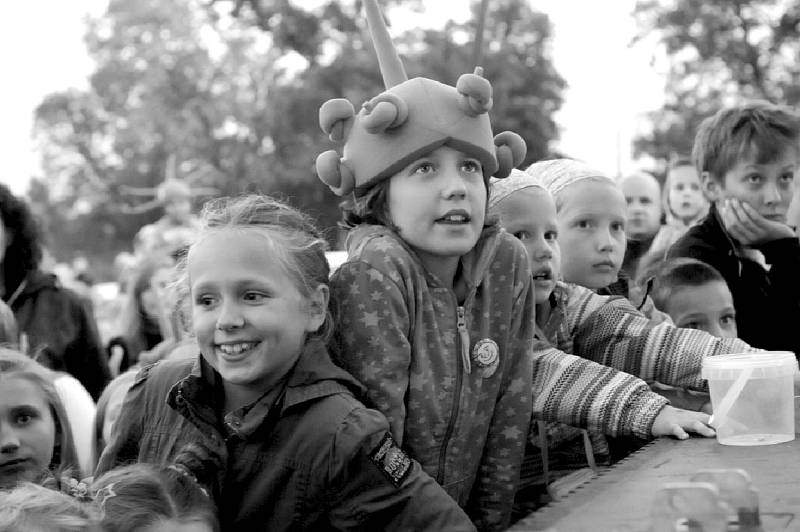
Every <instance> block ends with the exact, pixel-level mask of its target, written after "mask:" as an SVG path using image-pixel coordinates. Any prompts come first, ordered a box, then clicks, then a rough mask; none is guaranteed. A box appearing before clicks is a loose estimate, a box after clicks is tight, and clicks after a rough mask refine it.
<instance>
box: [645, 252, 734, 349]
mask: <svg viewBox="0 0 800 532" xmlns="http://www.w3.org/2000/svg"><path fill="white" fill-rule="evenodd" d="M650 295H651V296H652V298H653V302H654V303H655V304H656V307H658V308H660V309H663V310H664V311H665V312H666V313H667V314H669V315H670V317H671V318H672V321H673V322H674V323H675V326H676V327H685V328H687V329H699V330H701V331H706V332H707V333H708V334H710V335H712V336H716V337H718V338H736V337H737V336H738V334H737V331H736V310H735V309H734V307H733V296H732V295H731V291H730V290H729V289H728V285H727V284H726V283H725V279H724V278H723V277H722V275H720V273H719V272H718V271H717V270H716V269H715V268H714V267H713V266H709V265H708V264H706V263H704V262H700V261H699V260H695V259H671V260H668V261H666V262H664V263H662V264H661V266H660V267H658V268H657V269H656V270H655V272H654V275H653V282H652V288H651V289H650Z"/></svg>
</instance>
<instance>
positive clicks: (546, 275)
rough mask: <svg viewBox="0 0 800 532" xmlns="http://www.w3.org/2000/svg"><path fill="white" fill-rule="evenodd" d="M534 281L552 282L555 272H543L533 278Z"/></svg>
mask: <svg viewBox="0 0 800 532" xmlns="http://www.w3.org/2000/svg"><path fill="white" fill-rule="evenodd" d="M531 277H532V278H533V280H534V281H552V280H553V272H552V271H551V270H542V271H540V272H538V273H536V274H534V275H532V276H531Z"/></svg>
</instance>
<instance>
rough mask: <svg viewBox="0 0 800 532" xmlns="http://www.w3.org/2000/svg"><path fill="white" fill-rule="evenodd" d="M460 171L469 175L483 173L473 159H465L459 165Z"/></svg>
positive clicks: (479, 165)
mask: <svg viewBox="0 0 800 532" xmlns="http://www.w3.org/2000/svg"><path fill="white" fill-rule="evenodd" d="M461 169H462V170H463V171H465V172H469V173H476V174H477V173H480V174H482V173H483V168H482V167H481V163H479V162H478V161H477V160H475V159H467V160H466V161H464V162H463V163H462V164H461Z"/></svg>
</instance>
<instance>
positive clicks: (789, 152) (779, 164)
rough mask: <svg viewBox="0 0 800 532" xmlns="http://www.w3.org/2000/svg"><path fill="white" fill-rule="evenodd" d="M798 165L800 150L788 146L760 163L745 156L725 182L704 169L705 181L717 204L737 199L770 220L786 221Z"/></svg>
mask: <svg viewBox="0 0 800 532" xmlns="http://www.w3.org/2000/svg"><path fill="white" fill-rule="evenodd" d="M797 168H798V152H797V150H795V149H794V148H787V149H786V150H784V151H783V153H781V155H780V156H779V157H778V158H776V159H775V160H773V161H770V162H768V163H764V164H758V163H757V162H756V160H755V157H754V156H753V155H749V156H747V157H744V158H742V159H741V160H739V162H738V163H737V164H736V165H735V166H734V167H733V168H731V169H730V170H728V171H727V172H726V173H725V175H724V176H723V178H722V180H721V181H715V180H714V179H712V178H711V176H710V175H709V174H708V172H704V173H703V177H702V181H703V186H704V187H705V190H706V193H707V194H708V197H709V198H711V199H712V200H713V201H714V202H715V203H717V204H720V203H721V202H723V201H724V200H725V199H728V198H735V199H738V200H741V201H745V202H747V203H749V204H750V206H751V207H753V208H754V209H755V210H756V211H758V213H759V214H760V215H761V216H763V217H764V218H767V219H768V220H771V221H773V222H780V223H786V212H787V211H788V210H789V203H790V202H791V201H792V194H793V192H794V174H795V172H796V171H797Z"/></svg>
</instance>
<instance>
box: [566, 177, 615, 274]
mask: <svg viewBox="0 0 800 532" xmlns="http://www.w3.org/2000/svg"><path fill="white" fill-rule="evenodd" d="M561 194H562V195H563V198H562V205H561V210H560V211H559V212H558V239H559V245H560V247H561V275H562V277H563V278H564V281H566V282H568V283H575V284H579V285H582V286H585V287H587V288H592V289H597V288H603V287H605V286H608V285H610V284H611V283H613V282H614V281H616V280H617V274H618V273H619V269H620V267H621V266H622V258H623V256H624V255H625V244H626V239H625V197H624V196H623V195H622V192H621V191H620V190H619V188H618V187H617V186H615V185H614V184H613V183H605V182H599V181H581V182H578V183H575V184H572V185H569V186H568V187H566V188H565V189H564V190H563V191H562V192H561Z"/></svg>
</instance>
